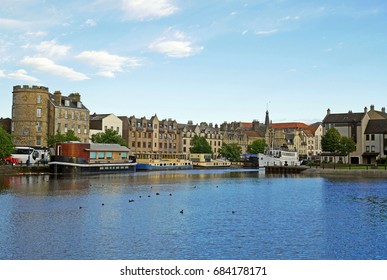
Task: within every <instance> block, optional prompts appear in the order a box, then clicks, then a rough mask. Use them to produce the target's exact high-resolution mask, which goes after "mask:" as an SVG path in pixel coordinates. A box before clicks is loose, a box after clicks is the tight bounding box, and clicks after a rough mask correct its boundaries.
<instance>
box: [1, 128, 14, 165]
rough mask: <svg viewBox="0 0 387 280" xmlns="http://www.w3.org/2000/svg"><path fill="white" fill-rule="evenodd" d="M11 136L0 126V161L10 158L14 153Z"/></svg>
mask: <svg viewBox="0 0 387 280" xmlns="http://www.w3.org/2000/svg"><path fill="white" fill-rule="evenodd" d="M14 149H15V146H14V145H13V143H12V137H11V135H10V134H9V133H8V132H6V131H5V130H4V129H3V128H2V127H1V126H0V160H1V162H3V159H4V158H6V157H9V156H10V155H11V154H12V152H13V151H14Z"/></svg>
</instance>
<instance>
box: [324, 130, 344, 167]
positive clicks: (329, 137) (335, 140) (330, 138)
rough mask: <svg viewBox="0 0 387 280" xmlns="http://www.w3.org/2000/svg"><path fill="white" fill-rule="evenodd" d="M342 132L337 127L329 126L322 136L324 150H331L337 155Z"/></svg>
mask: <svg viewBox="0 0 387 280" xmlns="http://www.w3.org/2000/svg"><path fill="white" fill-rule="evenodd" d="M340 140H341V135H340V132H339V131H338V130H337V129H336V128H329V129H328V130H327V132H326V133H325V135H324V136H323V137H321V147H322V150H323V151H324V152H330V153H332V154H333V158H334V160H335V155H336V154H337V153H338V152H339V151H340V146H341V144H340Z"/></svg>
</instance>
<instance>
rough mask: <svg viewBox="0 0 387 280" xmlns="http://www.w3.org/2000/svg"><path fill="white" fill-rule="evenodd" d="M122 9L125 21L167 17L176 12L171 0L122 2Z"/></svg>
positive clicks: (124, 0) (125, 0)
mask: <svg viewBox="0 0 387 280" xmlns="http://www.w3.org/2000/svg"><path fill="white" fill-rule="evenodd" d="M122 9H123V10H124V12H125V17H126V18H127V19H134V20H147V19H156V18H161V17H167V16H170V15H172V14H174V13H175V12H176V11H177V10H178V8H177V7H176V6H175V5H173V3H172V1H171V0H122Z"/></svg>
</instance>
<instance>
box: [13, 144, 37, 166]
mask: <svg viewBox="0 0 387 280" xmlns="http://www.w3.org/2000/svg"><path fill="white" fill-rule="evenodd" d="M11 157H13V158H15V159H17V161H18V163H26V164H27V161H28V160H29V164H33V163H36V162H37V161H39V159H40V158H39V152H38V151H36V150H35V149H34V148H31V147H15V151H14V152H13V153H12V154H11Z"/></svg>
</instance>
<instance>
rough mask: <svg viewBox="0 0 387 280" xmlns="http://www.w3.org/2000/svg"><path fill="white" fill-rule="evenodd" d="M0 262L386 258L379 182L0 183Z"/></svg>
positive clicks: (164, 178)
mask: <svg viewBox="0 0 387 280" xmlns="http://www.w3.org/2000/svg"><path fill="white" fill-rule="evenodd" d="M0 259H2V260H25V259H27V260H57V259H59V260H68V259H69V260H117V259H119V260H221V259H227V260H235V259H236V260H310V259H311V260H342V259H344V260H359V259H360V260H386V259H387V180H386V179H375V178H373V179H365V178H362V177H358V178H351V179H348V178H333V179H332V178H324V177H313V178H306V177H302V176H290V177H283V176H279V175H277V176H274V175H273V176H265V174H264V172H262V171H257V170H218V171H214V170H211V171H197V170H189V171H175V172H173V171H167V172H152V173H135V174H125V175H123V174H115V175H93V176H81V177H75V178H72V177H71V178H69V177H53V176H50V175H38V176H0Z"/></svg>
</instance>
